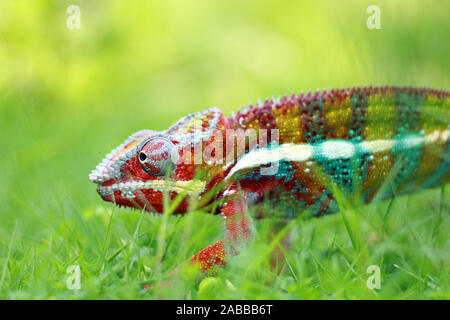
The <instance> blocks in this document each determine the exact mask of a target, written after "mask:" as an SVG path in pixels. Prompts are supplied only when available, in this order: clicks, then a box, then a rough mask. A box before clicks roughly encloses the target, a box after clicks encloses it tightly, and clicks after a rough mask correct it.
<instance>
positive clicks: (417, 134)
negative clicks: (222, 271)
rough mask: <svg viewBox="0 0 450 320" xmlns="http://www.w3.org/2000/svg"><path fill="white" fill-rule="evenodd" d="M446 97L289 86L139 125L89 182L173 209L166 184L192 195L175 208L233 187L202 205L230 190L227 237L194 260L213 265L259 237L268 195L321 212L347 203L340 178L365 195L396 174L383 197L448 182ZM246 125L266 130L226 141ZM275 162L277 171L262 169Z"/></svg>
mask: <svg viewBox="0 0 450 320" xmlns="http://www.w3.org/2000/svg"><path fill="white" fill-rule="evenodd" d="M448 97H449V92H447V91H439V90H432V89H418V88H395V87H382V88H379V87H377V88H372V87H369V88H352V89H340V90H331V91H329V92H327V91H323V92H319V91H317V92H315V93H313V94H311V93H307V94H306V95H304V94H300V95H298V96H295V95H292V96H290V97H288V96H284V97H281V98H278V99H276V100H275V99H271V100H266V101H265V102H264V103H261V102H260V103H258V104H257V105H256V106H252V105H250V106H249V107H248V108H246V109H245V110H242V111H240V112H238V113H237V114H236V115H233V116H231V117H229V118H226V117H225V116H224V115H223V113H222V112H221V111H220V110H219V109H217V108H210V109H209V110H206V111H204V112H199V113H195V114H192V115H190V116H187V117H185V118H183V119H182V120H180V121H179V122H177V123H176V124H175V125H173V126H172V127H171V128H169V129H168V130H166V131H164V132H156V131H151V130H143V131H139V132H137V133H135V134H133V135H132V136H131V137H130V138H128V139H127V140H126V141H125V142H124V143H123V144H122V145H120V146H119V147H118V148H116V149H115V150H113V151H112V152H111V153H110V154H109V155H107V156H106V157H105V159H104V160H103V161H102V162H101V163H100V164H99V165H98V166H97V168H96V169H95V170H93V171H92V173H91V174H90V180H91V181H93V182H95V183H97V184H98V188H97V190H98V192H99V194H100V196H101V197H102V198H103V199H104V200H106V201H111V202H114V203H115V204H117V205H121V206H128V207H133V208H139V209H145V210H148V211H156V212H162V211H163V193H164V190H167V191H168V194H169V196H170V198H171V199H174V198H175V197H176V196H177V195H178V194H179V193H183V194H184V195H186V198H185V199H184V200H183V201H181V203H180V204H179V206H178V207H177V209H176V210H175V213H185V212H186V211H187V209H188V200H187V198H188V197H199V198H202V197H203V196H205V195H206V194H207V192H208V191H209V190H211V189H212V188H214V187H217V186H221V185H223V188H221V191H220V192H218V193H217V196H216V197H215V198H212V199H211V200H209V201H206V202H204V205H206V204H208V203H209V202H211V201H214V200H216V199H219V198H222V199H224V201H223V205H222V206H221V208H220V213H221V215H222V217H223V218H224V223H225V229H226V232H225V237H224V239H223V240H220V241H218V242H217V243H215V244H213V245H211V246H209V247H207V248H205V249H203V250H202V251H200V252H199V253H197V254H196V255H195V256H194V257H193V258H192V261H197V262H199V263H200V266H201V267H202V269H204V270H208V269H211V268H212V267H214V266H215V265H220V264H224V263H225V260H226V255H233V254H237V253H238V252H239V248H241V247H242V246H244V245H245V244H246V243H247V242H248V241H249V240H250V239H251V237H252V235H253V228H252V223H251V220H250V218H249V217H248V216H247V213H246V211H247V210H246V209H247V206H250V205H256V204H258V203H259V202H262V201H263V200H264V201H269V202H270V201H272V202H274V203H283V204H284V205H286V210H284V212H285V216H286V217H294V216H296V215H297V214H298V213H299V212H301V211H302V210H303V209H304V208H310V209H311V211H312V212H313V213H315V214H318V215H320V214H323V213H326V212H332V211H336V210H337V205H336V202H335V200H334V198H333V193H332V191H331V190H330V186H331V184H330V181H331V183H332V184H334V185H335V186H337V187H339V188H340V189H341V190H343V192H344V193H346V194H352V193H354V192H358V193H360V194H361V195H362V197H363V199H364V200H365V201H366V202H369V201H371V200H372V199H373V198H374V196H375V194H376V193H377V192H378V191H379V190H380V187H381V186H382V185H383V183H384V182H385V181H386V180H387V179H389V181H390V188H388V189H387V191H384V194H383V195H381V196H380V198H384V197H389V196H391V195H392V194H393V193H396V194H398V193H407V192H413V191H416V190H418V189H420V188H427V187H431V186H435V185H438V184H441V183H446V182H448V180H449V176H450V175H449V167H450V166H449V160H448V159H449V155H450V149H449V143H448V140H449V139H448V137H449V122H450V121H449V119H450V108H449V107H450V102H449V101H450V100H449V99H448ZM248 129H255V130H256V143H253V144H252V143H251V142H250V141H248V142H247V146H246V148H244V149H239V147H236V146H235V142H233V144H231V145H228V144H227V143H228V142H227V141H230V139H227V138H229V137H230V134H233V133H236V132H239V130H248ZM260 129H265V130H260ZM241 133H242V132H241ZM262 138H267V139H262ZM275 138H278V139H275ZM276 140H278V143H275V142H273V141H276ZM231 141H233V140H231ZM266 141H267V143H266ZM270 142H273V143H270ZM236 143H237V142H236ZM219 149H222V150H224V151H223V153H222V152H221V151H220V150H219ZM235 149H237V150H236V152H235ZM198 150H202V151H203V153H204V154H203V157H202V153H201V152H200V153H199V152H198ZM205 154H208V155H209V158H208V157H205ZM214 157H217V158H214ZM180 159H182V160H183V161H180ZM211 159H212V160H211ZM217 159H223V161H222V162H220V161H218V160H217ZM270 168H272V169H273V168H275V169H276V170H275V171H270V170H269V172H270V174H267V172H264V171H263V169H266V170H267V169H270ZM200 172H201V173H202V175H201V176H200V178H199V179H194V177H196V175H197V174H199V173H200ZM166 178H167V179H166ZM265 214H266V213H265Z"/></svg>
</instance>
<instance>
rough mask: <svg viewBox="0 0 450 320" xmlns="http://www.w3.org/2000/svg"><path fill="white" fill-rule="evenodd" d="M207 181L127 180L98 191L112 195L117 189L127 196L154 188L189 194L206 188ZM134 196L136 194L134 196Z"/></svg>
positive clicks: (101, 187) (102, 187) (155, 189)
mask: <svg viewBox="0 0 450 320" xmlns="http://www.w3.org/2000/svg"><path fill="white" fill-rule="evenodd" d="M205 186H206V182H204V181H200V180H189V181H167V180H150V181H127V182H119V183H115V184H112V185H109V186H101V185H99V186H98V187H97V191H98V193H99V194H100V195H101V196H106V195H112V194H113V193H114V192H115V191H121V192H122V193H123V194H125V195H127V196H132V195H133V193H134V192H136V191H138V190H150V189H151V190H154V191H161V192H163V191H166V190H167V191H172V192H177V193H183V192H184V193H186V194H189V195H198V194H200V193H202V192H203V191H204V190H205ZM132 197H134V196H132Z"/></svg>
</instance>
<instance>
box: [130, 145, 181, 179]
mask: <svg viewBox="0 0 450 320" xmlns="http://www.w3.org/2000/svg"><path fill="white" fill-rule="evenodd" d="M173 151H174V145H173V143H172V142H171V141H170V140H168V139H166V138H164V137H155V138H151V139H150V140H148V141H147V142H146V143H145V144H144V146H143V147H142V149H141V151H139V163H140V165H141V168H142V170H144V171H145V172H147V173H148V174H151V175H152V176H164V175H165V174H166V173H167V170H168V169H169V167H170V164H171V160H172V159H171V155H172V152H173ZM172 168H173V164H172Z"/></svg>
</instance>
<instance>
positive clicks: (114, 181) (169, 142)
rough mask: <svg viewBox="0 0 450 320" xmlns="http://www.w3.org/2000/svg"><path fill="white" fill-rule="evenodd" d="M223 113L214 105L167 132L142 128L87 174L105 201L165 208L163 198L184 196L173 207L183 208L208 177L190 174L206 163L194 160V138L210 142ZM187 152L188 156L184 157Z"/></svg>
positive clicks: (183, 120) (222, 119) (196, 194)
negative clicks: (196, 176)
mask: <svg viewBox="0 0 450 320" xmlns="http://www.w3.org/2000/svg"><path fill="white" fill-rule="evenodd" d="M224 121H225V120H224V116H223V114H222V112H220V111H219V110H218V109H216V108H211V109H209V110H207V111H204V112H201V113H196V114H193V115H190V116H188V117H185V118H183V119H182V120H180V121H178V122H177V123H176V124H175V125H173V126H172V127H171V128H169V129H168V130H166V131H162V132H157V131H152V130H142V131H138V132H136V133H134V134H133V135H131V136H130V137H129V138H128V139H127V140H125V142H124V143H122V144H121V145H119V146H118V147H117V148H115V149H114V150H112V151H111V152H110V153H109V154H107V155H106V156H105V158H104V159H103V161H102V162H100V164H98V165H97V167H96V168H95V169H94V170H92V172H91V173H90V175H89V179H90V180H91V181H92V182H94V183H97V185H98V186H97V191H98V193H99V195H100V196H101V197H102V199H103V200H105V201H110V202H113V203H115V204H117V205H119V206H127V207H133V208H137V209H141V210H146V211H153V212H163V202H164V201H163V198H164V194H165V193H166V192H167V194H168V195H169V197H170V199H173V198H174V197H175V196H176V195H177V194H180V193H183V194H185V195H186V197H184V199H183V200H182V201H181V203H180V204H179V206H178V208H177V209H176V210H175V212H177V213H183V212H185V211H186V210H187V206H188V201H187V196H200V195H201V194H202V193H203V192H205V191H206V184H207V183H206V182H205V181H202V180H197V179H194V177H195V174H196V172H198V171H199V170H201V169H202V168H203V167H204V166H205V163H203V162H202V163H199V164H195V163H193V161H190V160H193V153H192V157H191V151H193V148H194V145H195V143H196V142H198V141H201V142H202V143H203V142H204V141H208V138H209V137H210V136H211V135H212V134H213V132H214V131H215V130H216V129H217V128H218V126H222V125H223V123H224ZM186 154H188V155H189V159H188V161H186Z"/></svg>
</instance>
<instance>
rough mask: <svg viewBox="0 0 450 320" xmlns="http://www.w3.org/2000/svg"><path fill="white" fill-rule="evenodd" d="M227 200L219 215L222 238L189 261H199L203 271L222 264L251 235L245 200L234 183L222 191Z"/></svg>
mask: <svg viewBox="0 0 450 320" xmlns="http://www.w3.org/2000/svg"><path fill="white" fill-rule="evenodd" d="M224 194H225V195H226V196H227V195H229V200H228V201H227V202H226V203H225V204H224V205H223V206H222V208H221V215H222V218H223V220H224V225H225V237H224V239H222V240H220V241H218V242H216V243H214V244H213V245H210V246H209V247H206V248H205V249H203V250H201V251H200V252H198V253H197V254H196V255H194V257H192V259H191V262H193V263H199V264H200V268H201V269H202V270H203V271H208V270H211V269H212V268H214V267H215V266H216V265H224V264H225V262H226V257H227V256H228V255H236V254H238V253H239V251H240V249H241V248H242V247H244V246H246V245H247V243H248V242H249V241H250V240H251V238H252V237H253V234H254V232H253V225H252V222H251V219H250V217H249V216H248V214H247V200H246V199H245V198H246V197H245V196H244V197H242V196H241V194H240V193H239V192H238V188H237V186H236V184H233V185H231V186H230V187H229V188H227V190H226V191H225V193H224Z"/></svg>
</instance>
